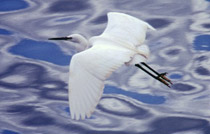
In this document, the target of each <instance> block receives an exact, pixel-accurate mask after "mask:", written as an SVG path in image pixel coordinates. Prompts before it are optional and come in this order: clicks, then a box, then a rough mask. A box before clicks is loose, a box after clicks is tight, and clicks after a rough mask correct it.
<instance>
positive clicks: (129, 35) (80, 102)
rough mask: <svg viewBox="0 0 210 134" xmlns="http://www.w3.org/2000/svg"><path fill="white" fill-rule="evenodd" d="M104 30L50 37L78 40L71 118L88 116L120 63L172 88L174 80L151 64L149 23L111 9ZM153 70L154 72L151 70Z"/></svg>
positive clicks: (71, 73) (71, 74)
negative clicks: (87, 34)
mask: <svg viewBox="0 0 210 134" xmlns="http://www.w3.org/2000/svg"><path fill="white" fill-rule="evenodd" d="M107 16H108V23H107V26H106V29H105V30H104V32H103V33H102V34H101V35H99V36H94V37H91V38H90V39H89V40H87V39H86V38H85V37H84V36H82V35H80V34H72V35H69V36H66V37H58V38H57V37H56V38H49V40H67V41H71V42H76V43H78V45H77V46H76V49H77V51H78V52H79V53H77V54H75V55H73V57H72V59H71V64H70V68H69V70H70V71H69V87H68V92H69V108H70V114H71V118H72V119H76V120H79V119H85V118H89V117H90V116H91V114H92V113H93V111H94V110H95V108H96V106H97V104H98V103H99V100H100V98H101V96H102V94H103V89H104V81H105V80H106V78H108V77H109V76H110V75H111V73H112V72H113V71H115V70H116V69H118V68H119V67H120V66H122V65H124V64H126V65H134V66H136V67H138V68H140V69H142V70H143V71H144V72H146V73H148V74H149V75H150V76H152V77H153V78H155V79H157V80H159V81H160V82H162V83H163V84H165V85H166V86H168V87H170V84H172V83H171V81H170V80H169V79H168V78H167V77H166V76H165V75H166V73H161V74H159V73H158V72H156V71H155V70H153V69H152V68H151V67H150V66H148V65H147V64H146V63H145V61H146V60H147V59H148V57H149V53H150V51H149V48H148V46H147V45H146V44H144V40H145V37H146V31H147V29H151V30H155V29H154V28H153V27H152V26H151V25H149V24H148V23H147V22H144V21H142V20H140V19H138V18H136V17H133V16H130V15H127V14H124V13H117V12H109V13H108V14H107ZM150 71H151V72H153V73H151V72H150Z"/></svg>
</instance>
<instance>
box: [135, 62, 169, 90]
mask: <svg viewBox="0 0 210 134" xmlns="http://www.w3.org/2000/svg"><path fill="white" fill-rule="evenodd" d="M143 65H145V66H146V67H147V68H148V69H150V70H151V71H153V72H154V73H155V74H157V76H155V75H153V74H152V73H150V72H149V71H147V70H146V69H144V68H143V67H142V66H141V65H140V64H135V66H136V67H138V68H140V69H141V70H143V71H144V72H146V73H147V74H149V75H150V76H151V77H153V78H154V79H156V80H158V81H160V82H161V83H163V84H165V85H166V86H168V87H170V85H169V84H168V83H167V82H166V81H165V78H163V75H161V74H159V73H158V72H156V71H155V70H154V69H152V68H151V67H149V66H148V65H147V64H146V63H144V64H143ZM164 77H165V76H164Z"/></svg>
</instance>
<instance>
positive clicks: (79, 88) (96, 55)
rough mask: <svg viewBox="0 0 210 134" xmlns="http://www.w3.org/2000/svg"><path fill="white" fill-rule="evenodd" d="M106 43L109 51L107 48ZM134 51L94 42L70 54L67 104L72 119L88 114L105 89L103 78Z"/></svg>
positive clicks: (126, 59) (125, 60)
mask: <svg viewBox="0 0 210 134" xmlns="http://www.w3.org/2000/svg"><path fill="white" fill-rule="evenodd" d="M107 47H108V48H109V51H107V50H108V49H107ZM132 54H133V52H131V51H130V50H126V49H125V48H121V47H116V46H114V47H113V46H109V45H108V46H104V47H102V46H93V47H92V48H90V49H88V50H86V51H83V52H81V53H78V54H76V55H74V56H73V57H72V60H71V65H70V74H69V75H70V77H69V101H70V103H69V105H70V112H71V118H72V119H76V120H78V119H80V118H82V119H84V118H85V117H90V115H91V114H92V112H93V111H94V109H95V107H96V105H97V104H98V102H99V100H100V98H101V96H102V94H103V89H104V80H105V79H106V78H107V77H108V76H110V75H111V73H112V72H113V71H115V70H116V69H117V68H119V67H120V66H121V65H123V64H124V63H125V62H127V61H128V60H129V59H130V56H131V55H132Z"/></svg>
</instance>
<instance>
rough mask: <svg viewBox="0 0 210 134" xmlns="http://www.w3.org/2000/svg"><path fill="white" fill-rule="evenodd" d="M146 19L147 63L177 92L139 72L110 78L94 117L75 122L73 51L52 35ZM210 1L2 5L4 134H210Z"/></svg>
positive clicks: (0, 129) (0, 1)
mask: <svg viewBox="0 0 210 134" xmlns="http://www.w3.org/2000/svg"><path fill="white" fill-rule="evenodd" d="M109 11H117V12H123V13H128V14H130V15H133V16H136V17H138V18H141V19H143V20H145V21H147V22H148V23H150V24H151V25H152V26H154V27H155V28H156V29H157V31H156V32H149V33H148V36H147V42H146V43H147V44H148V45H149V47H150V48H151V57H150V59H149V61H148V64H150V65H151V66H152V67H154V68H155V69H157V70H158V71H160V72H165V71H166V72H168V73H169V74H168V77H169V78H170V79H172V80H173V82H174V85H173V87H172V88H171V89H169V88H167V87H166V86H164V85H163V84H161V83H159V82H158V81H155V80H153V79H152V78H151V77H149V76H147V75H146V74H145V73H144V72H142V71H141V70H138V69H137V68H135V67H126V66H123V67H122V68H120V69H119V70H118V71H117V72H115V73H113V75H112V76H111V77H110V78H109V79H108V80H107V81H106V87H105V89H104V94H103V97H102V99H101V101H100V103H99V105H98V106H97V108H96V111H95V112H94V113H93V115H92V117H91V118H90V119H86V120H84V121H75V120H71V118H70V115H69V110H68V109H69V107H68V96H67V93H68V92H67V84H68V71H69V70H68V65H69V62H70V60H71V56H72V55H73V54H74V53H75V51H74V49H73V48H72V47H71V46H70V45H68V43H67V42H53V41H48V40H47V39H48V38H49V37H56V36H66V35H69V34H71V33H81V34H83V35H85V36H86V37H88V38H89V37H91V36H94V35H98V34H100V33H102V32H103V30H104V28H105V26H106V21H107V17H106V13H107V12H109ZM209 51H210V1H209V0H182V1H181V0H176V1H175V0H43V1H41V0H25V1H24V0H0V133H1V134H38V133H39V134H58V133H59V134H61V133H62V134H67V133H68V134H69V133H70V134H115V133H117V134H210V125H209V120H210V99H209V98H210V92H209V90H210V86H209V81H210V52H209Z"/></svg>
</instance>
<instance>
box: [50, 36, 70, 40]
mask: <svg viewBox="0 0 210 134" xmlns="http://www.w3.org/2000/svg"><path fill="white" fill-rule="evenodd" d="M70 39H72V37H56V38H49V39H48V40H70Z"/></svg>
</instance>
